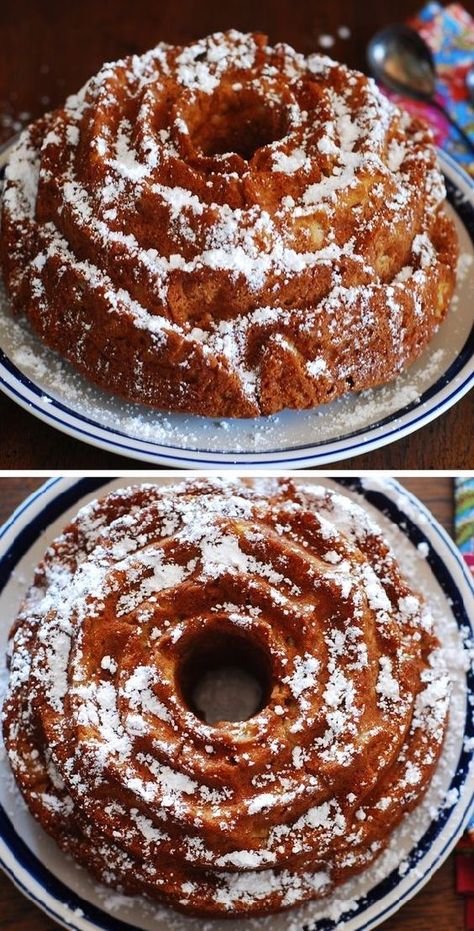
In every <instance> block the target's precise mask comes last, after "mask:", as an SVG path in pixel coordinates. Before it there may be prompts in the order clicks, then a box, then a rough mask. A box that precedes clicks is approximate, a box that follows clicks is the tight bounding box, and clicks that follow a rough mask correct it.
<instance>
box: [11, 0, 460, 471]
mask: <svg viewBox="0 0 474 931" xmlns="http://www.w3.org/2000/svg"><path fill="white" fill-rule="evenodd" d="M464 5H465V6H466V7H467V8H468V9H469V10H470V11H471V12H474V0H466V2H465V4H464ZM411 12H413V3H412V0H401V2H400V0H398V2H396V0H384V2H380V0H361V2H356V0H331V2H327V0H324V2H321V0H319V2H318V0H260V2H259V0H226V2H223V0H182V2H179V0H133V2H132V3H130V2H129V0H76V2H74V0H48V2H46V0H43V2H41V0H3V3H2V4H1V7H0V48H1V55H0V140H1V139H2V138H5V139H6V138H8V136H9V135H11V133H12V127H16V123H17V121H18V119H20V121H23V122H27V121H29V120H30V119H32V118H34V117H37V116H39V115H40V114H41V113H42V112H43V111H44V110H45V109H50V108H51V107H54V106H56V105H58V104H60V103H62V101H63V100H64V97H65V96H66V94H68V93H70V92H72V91H76V90H77V89H78V88H79V87H80V86H81V85H82V84H83V83H84V81H85V80H86V79H87V78H88V77H89V76H90V75H91V74H92V73H94V72H95V71H96V70H97V69H98V68H99V67H100V65H101V64H102V62H103V61H105V60H110V59H114V58H117V57H119V56H122V55H126V54H128V53H131V52H142V51H144V50H145V49H147V48H149V47H151V46H152V45H153V44H155V43H156V42H158V41H159V40H166V41H168V42H187V41H188V40H190V39H193V38H197V37H199V36H201V35H205V34H207V33H209V32H212V31H214V30H217V29H226V28H229V27H231V26H234V27H236V28H238V29H242V30H254V29H259V30H262V31H264V32H267V33H268V35H269V37H270V40H271V41H275V40H285V41H287V42H289V43H290V44H292V45H294V46H295V47H296V48H297V49H298V50H300V51H302V52H305V53H308V52H311V51H315V50H317V49H318V48H319V47H320V46H319V43H318V39H319V36H321V35H330V36H333V37H335V39H336V41H335V44H334V46H333V47H332V48H331V49H329V51H330V53H331V54H332V55H333V57H335V58H339V59H341V60H343V61H345V62H347V63H348V64H349V65H351V66H353V67H357V68H361V69H364V68H365V47H366V44H367V41H368V39H369V38H370V36H371V35H372V34H373V32H374V31H375V30H376V29H377V28H379V27H381V26H384V25H386V24H388V23H389V22H393V21H399V20H401V19H403V18H405V17H406V16H408V15H409V14H410V13H411ZM341 26H346V27H348V28H349V29H350V31H351V35H350V38H348V39H341V38H339V37H338V35H337V30H338V28H339V27H341ZM473 395H474V392H473V393H471V397H467V398H464V399H463V400H462V401H460V402H459V403H458V404H457V405H456V407H455V408H453V409H451V410H450V411H448V412H447V413H446V414H444V415H443V416H442V417H441V418H439V419H438V420H437V421H435V422H434V423H433V424H431V425H429V426H427V427H424V428H423V429H422V430H419V431H417V432H416V433H415V434H412V435H411V436H409V437H407V438H405V439H403V440H400V441H399V442H398V443H394V444H391V445H390V446H387V447H385V448H383V449H380V450H377V451H375V452H373V453H370V454H367V455H364V456H360V457H358V458H357V459H350V460H345V461H344V462H342V463H340V465H341V467H345V468H356V469H363V468H373V469H383V468H387V469H401V468H407V469H418V468H423V469H431V468H443V469H456V468H469V467H470V466H472V463H473V461H474V435H473V431H472V430H470V431H469V430H468V429H467V427H468V425H469V424H472V423H473V422H474V396H473ZM0 424H1V428H0V468H3V469H16V468H25V469H35V468H43V469H51V470H53V469H66V468H77V469H87V468H104V469H116V468H120V467H121V468H124V467H133V462H132V461H131V460H127V459H125V458H123V457H119V456H115V455H114V454H112V453H108V452H104V451H102V450H96V449H94V448H93V447H88V446H86V445H85V444H83V443H81V442H80V441H77V440H73V439H71V438H69V437H66V436H64V435H62V434H61V433H58V432H57V431H56V430H53V429H52V428H51V427H47V426H45V425H44V424H42V423H41V422H40V421H38V420H37V419H35V418H34V417H32V416H31V415H30V414H28V413H26V412H25V411H23V410H20V408H19V407H18V406H17V405H16V404H14V403H13V402H12V401H10V400H8V399H7V398H6V397H4V396H3V395H2V396H1V397H0Z"/></svg>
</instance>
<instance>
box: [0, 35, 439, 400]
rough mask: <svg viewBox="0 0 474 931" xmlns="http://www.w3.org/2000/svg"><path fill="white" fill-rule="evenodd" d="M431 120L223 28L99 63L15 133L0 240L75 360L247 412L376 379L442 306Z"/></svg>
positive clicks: (139, 387) (149, 395) (165, 391)
mask: <svg viewBox="0 0 474 931" xmlns="http://www.w3.org/2000/svg"><path fill="white" fill-rule="evenodd" d="M444 198H445V190H444V184H443V179H442V175H441V173H440V171H439V168H438V166H437V161H436V153H435V149H434V145H433V142H432V137H431V135H430V133H429V131H428V129H427V128H426V127H425V126H424V125H422V124H421V123H419V122H417V121H416V120H413V119H412V118H411V117H409V116H408V114H406V113H402V112H400V110H398V109H397V108H396V107H394V106H393V104H392V103H390V102H389V101H388V100H387V99H386V98H385V97H384V96H383V95H382V94H381V93H380V91H379V90H378V89H377V87H376V85H375V84H374V83H373V81H371V80H370V79H367V78H366V77H365V76H364V75H362V74H360V73H358V72H355V71H351V70H350V69H348V68H347V67H345V66H344V65H340V64H337V63H335V62H333V61H331V60H330V59H329V58H327V57H325V56H321V55H318V54H314V55H310V56H308V57H306V58H305V57H304V56H302V55H300V54H298V53H297V52H295V51H294V50H293V49H291V48H289V47H288V46H286V45H282V44H280V45H276V46H275V47H270V46H268V45H267V42H266V38H265V37H264V36H261V35H254V34H250V35H243V34H241V33H238V32H236V31H234V30H230V31H229V32H227V33H223V34H221V33H218V34H215V35H213V36H210V37H209V38H207V39H203V40H200V41H199V42H196V43H194V44H192V45H190V46H185V47H178V46H167V45H163V44H162V45H158V46H157V47H156V48H155V49H152V50H151V51H150V52H148V53H147V54H145V55H142V56H132V57H130V58H127V59H124V60H122V61H118V62H115V63H112V64H110V63H109V64H106V65H104V67H103V68H102V70H101V71H100V72H99V73H98V75H96V76H95V77H93V78H92V79H91V80H90V81H89V82H88V83H87V84H86V86H85V87H84V88H83V89H82V91H81V92H80V93H79V94H78V95H75V96H72V97H70V98H69V99H68V101H67V102H66V105H65V107H64V108H62V109H58V110H56V111H54V112H53V113H49V114H47V115H46V116H45V117H43V118H42V119H40V120H38V121H37V122H35V123H33V125H32V126H31V127H29V128H28V129H27V130H26V131H25V132H24V133H23V135H22V137H21V139H20V142H19V143H18V146H17V148H16V150H15V152H14V154H13V156H12V159H11V162H10V165H9V167H8V169H7V172H6V183H5V192H4V197H3V214H2V229H1V237H0V251H1V261H2V265H3V273H4V278H5V282H6V286H7V289H8V292H9V294H10V296H11V298H12V302H13V306H14V309H15V310H16V312H18V313H23V314H25V315H26V316H27V317H28V318H29V320H30V321H31V324H32V326H33V327H34V329H35V330H36V332H37V333H38V334H39V336H40V337H41V339H42V340H43V341H44V342H45V343H47V345H48V346H50V347H52V348H53V349H55V350H57V351H58V352H59V353H60V354H62V355H63V356H64V357H65V358H66V359H68V360H69V361H70V362H72V364H73V365H74V366H75V367H76V368H77V369H78V370H79V371H80V372H81V373H82V374H83V375H85V376H86V377H87V378H88V379H89V380H91V381H92V382H94V383H96V384H97V385H99V386H100V387H102V388H104V389H106V390H107V391H111V392H113V393H115V394H117V395H119V396H121V397H122V398H125V399H127V400H132V401H137V402H141V403H143V404H145V405H148V406H151V407H154V408H158V409H161V410H167V411H185V412H190V413H196V414H203V415H207V416H219V417H256V416H259V415H262V414H271V413H275V412H277V411H279V410H281V409H283V408H296V409H298V408H309V407H314V406H316V405H318V404H321V403H326V402H329V401H331V400H333V399H334V398H336V397H338V396H341V395H343V394H345V393H346V392H348V391H360V390H362V389H365V388H368V387H372V386H375V385H380V384H382V383H385V382H387V381H390V380H391V379H393V378H394V377H396V375H398V374H399V373H400V372H401V371H402V370H403V369H404V368H406V367H407V366H408V365H410V363H412V362H413V361H414V360H415V359H416V358H417V357H418V356H419V354H420V353H421V351H422V350H423V348H424V347H425V346H426V344H427V343H428V342H429V340H430V339H431V338H432V336H433V334H434V333H435V331H436V329H437V328H438V326H439V324H440V323H441V321H442V320H443V318H444V317H445V315H446V313H447V310H448V306H449V301H450V298H451V296H452V293H453V288H454V283H455V266H456V258H457V237H456V233H455V230H454V227H453V224H452V223H451V221H450V220H449V219H448V217H447V214H446V212H445V209H444Z"/></svg>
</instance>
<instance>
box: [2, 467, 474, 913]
mask: <svg viewBox="0 0 474 931" xmlns="http://www.w3.org/2000/svg"><path fill="white" fill-rule="evenodd" d="M40 482H41V479H38V478H8V479H5V478H3V479H0V522H1V521H3V520H5V519H6V518H7V517H8V516H9V514H10V513H11V511H12V509H13V508H14V507H16V506H17V505H18V504H19V503H20V501H22V500H23V498H24V497H26V495H27V494H29V493H30V492H31V491H33V489H35V488H36V487H37V486H38V485H39V484H40ZM401 482H402V484H404V485H405V486H406V487H407V488H408V489H409V490H410V491H412V492H413V493H414V494H416V495H417V496H418V497H419V498H421V500H422V501H423V502H424V503H425V504H427V505H428V507H429V508H430V509H431V511H432V512H433V514H434V515H435V516H436V517H437V518H438V520H439V521H441V523H442V524H443V526H444V527H445V528H446V529H447V530H448V532H451V531H452V480H451V479H449V478H431V477H430V478H422V477H417V478H403V479H401ZM463 927H464V924H463V901H462V899H461V898H460V897H458V896H457V895H456V894H455V891H454V857H453V856H451V857H449V859H448V860H447V861H446V862H445V863H444V865H443V866H442V867H441V869H440V870H438V872H437V873H436V876H435V877H434V878H433V879H432V880H431V881H430V882H429V883H428V885H427V886H425V888H424V889H423V890H422V891H421V892H420V893H419V894H418V895H417V896H416V897H415V898H414V899H412V900H411V902H409V903H407V905H405V906H404V907H403V908H402V909H401V910H400V911H399V913H398V914H397V915H396V916H394V917H393V918H390V919H389V920H388V921H387V922H385V923H384V925H383V928H384V931H462V929H463ZM55 928H57V925H56V924H55V923H54V922H52V921H51V920H49V919H48V918H46V917H45V916H44V915H43V914H42V913H41V912H40V911H38V909H37V908H36V907H35V906H34V905H32V904H31V903H30V902H29V901H27V900H26V899H25V898H23V896H22V895H21V894H20V893H19V892H18V891H17V890H16V889H15V888H14V886H13V885H12V883H11V882H10V880H9V879H7V878H6V877H4V876H3V875H2V874H1V873H0V929H5V931H53V929H55Z"/></svg>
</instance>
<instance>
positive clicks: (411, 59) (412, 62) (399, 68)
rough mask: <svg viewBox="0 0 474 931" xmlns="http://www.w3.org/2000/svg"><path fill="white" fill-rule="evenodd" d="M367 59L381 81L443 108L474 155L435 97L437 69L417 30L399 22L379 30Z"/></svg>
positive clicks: (466, 139) (462, 134)
mask: <svg viewBox="0 0 474 931" xmlns="http://www.w3.org/2000/svg"><path fill="white" fill-rule="evenodd" d="M367 61H368V64H369V68H370V70H371V72H372V74H373V75H374V77H376V78H377V79H378V80H379V81H381V82H382V84H385V85H386V86H387V87H389V88H390V89H391V90H393V91H396V92H397V93H399V94H405V95H406V96H407V97H413V98H414V99H415V100H423V101H424V102H425V103H428V104H430V105H431V106H432V107H436V109H437V110H440V111H441V113H443V114H444V116H445V117H446V119H447V120H449V122H450V123H451V126H454V128H455V129H456V130H457V132H458V134H459V135H460V137H461V139H462V140H463V142H464V144H465V145H466V146H467V148H468V149H469V150H470V151H471V152H472V153H473V155H474V142H473V141H472V140H471V139H470V138H469V136H467V135H466V133H465V132H464V130H463V129H462V128H461V126H459V125H458V123H456V120H453V118H452V116H451V115H450V114H449V113H448V111H447V110H446V109H445V108H444V107H443V105H442V104H440V103H439V101H438V100H436V98H435V96H434V95H435V91H436V84H435V81H436V68H435V63H434V61H433V56H432V54H431V49H430V48H429V47H428V46H427V44H426V42H425V41H424V40H423V39H422V38H421V36H420V35H419V34H418V33H417V32H415V30H414V29H410V28H409V27H408V26H403V25H400V26H388V27H387V28H386V29H382V30H381V31H380V32H377V33H376V35H375V36H374V37H373V39H371V41H370V42H369V44H368V46H367ZM473 80H474V79H473Z"/></svg>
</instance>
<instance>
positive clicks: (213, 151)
mask: <svg viewBox="0 0 474 931" xmlns="http://www.w3.org/2000/svg"><path fill="white" fill-rule="evenodd" d="M215 96H219V100H218V101H216V100H215V97H214V98H212V101H213V103H212V106H209V107H206V108H205V112H201V114H200V119H199V121H198V122H197V123H195V125H194V127H190V132H191V139H192V142H193V145H194V147H195V148H196V149H197V150H199V151H200V152H201V153H202V154H203V155H207V156H212V155H223V154H224V153H235V154H237V155H240V156H241V157H242V158H244V159H246V161H249V160H250V159H251V158H252V155H254V153H255V152H256V151H257V150H258V149H261V148H262V146H264V145H268V144H269V143H270V142H276V141H277V140H278V139H282V138H283V136H285V135H286V133H287V130H288V124H287V115H286V112H285V108H283V107H282V108H281V109H280V108H278V107H271V106H269V104H268V101H265V100H263V99H262V98H261V97H259V95H258V94H257V93H256V92H255V91H251V90H245V91H242V92H241V93H239V92H237V91H233V92H232V91H231V90H230V89H227V91H226V92H225V93H224V92H222V91H221V92H220V93H219V94H216V95H215ZM203 117H204V119H203Z"/></svg>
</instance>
